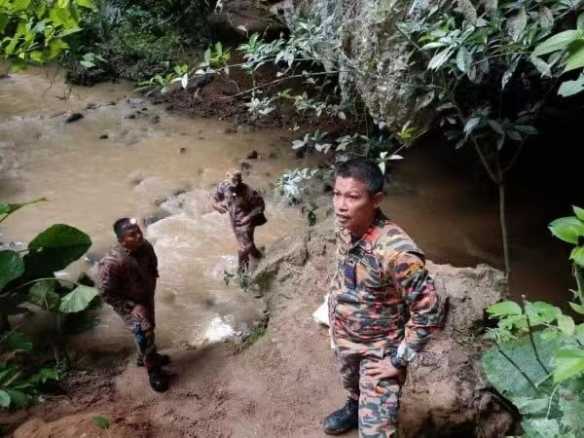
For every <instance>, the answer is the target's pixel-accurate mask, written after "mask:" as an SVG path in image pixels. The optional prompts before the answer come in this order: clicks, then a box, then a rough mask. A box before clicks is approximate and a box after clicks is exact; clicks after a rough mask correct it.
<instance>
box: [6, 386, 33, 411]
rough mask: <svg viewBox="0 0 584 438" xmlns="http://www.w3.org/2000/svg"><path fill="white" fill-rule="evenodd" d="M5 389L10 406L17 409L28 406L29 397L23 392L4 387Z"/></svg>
mask: <svg viewBox="0 0 584 438" xmlns="http://www.w3.org/2000/svg"><path fill="white" fill-rule="evenodd" d="M5 391H6V393H7V394H8V395H9V397H10V406H12V407H15V408H17V409H20V408H24V407H26V406H28V404H29V402H30V397H29V396H28V395H26V394H25V393H24V392H22V391H18V390H16V389H6V390H5Z"/></svg>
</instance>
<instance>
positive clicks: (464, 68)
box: [456, 46, 472, 73]
mask: <svg viewBox="0 0 584 438" xmlns="http://www.w3.org/2000/svg"><path fill="white" fill-rule="evenodd" d="M471 64H472V56H471V54H470V52H469V51H468V50H467V49H466V47H464V46H461V47H460V49H458V52H457V53H456V66H457V67H458V69H459V70H460V71H461V72H463V73H468V71H469V70H470V66H471Z"/></svg>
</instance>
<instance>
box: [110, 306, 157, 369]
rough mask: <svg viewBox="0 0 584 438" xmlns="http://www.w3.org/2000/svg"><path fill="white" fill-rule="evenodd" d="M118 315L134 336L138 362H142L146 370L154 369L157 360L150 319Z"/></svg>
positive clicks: (152, 324)
mask: <svg viewBox="0 0 584 438" xmlns="http://www.w3.org/2000/svg"><path fill="white" fill-rule="evenodd" d="M118 315H119V316H120V317H121V318H122V319H123V320H124V323H125V324H126V327H127V328H128V329H129V330H130V332H131V333H132V335H133V336H134V343H135V344H136V349H137V350H138V361H139V362H140V361H141V362H143V363H144V366H145V367H146V369H150V368H154V367H156V366H157V362H158V360H157V359H158V358H157V351H156V342H155V336H154V323H153V321H151V319H152V318H141V317H137V316H134V315H132V314H131V313H124V314H123V315H122V314H120V313H118Z"/></svg>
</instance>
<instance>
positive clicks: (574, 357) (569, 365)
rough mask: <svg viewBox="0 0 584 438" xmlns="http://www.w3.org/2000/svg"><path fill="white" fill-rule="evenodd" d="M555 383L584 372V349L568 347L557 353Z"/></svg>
mask: <svg viewBox="0 0 584 438" xmlns="http://www.w3.org/2000/svg"><path fill="white" fill-rule="evenodd" d="M555 361H556V368H555V369H554V383H560V382H563V381H564V380H567V379H569V378H571V377H575V376H577V375H579V374H580V373H582V372H584V350H579V349H566V350H560V351H558V352H557V353H556V358H555Z"/></svg>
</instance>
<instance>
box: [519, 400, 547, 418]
mask: <svg viewBox="0 0 584 438" xmlns="http://www.w3.org/2000/svg"><path fill="white" fill-rule="evenodd" d="M512 402H513V404H514V405H515V406H516V407H517V409H519V412H520V413H521V414H522V415H533V414H538V413H542V412H545V411H546V410H547V407H548V403H549V400H548V399H547V398H532V397H514V398H513V399H512Z"/></svg>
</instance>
